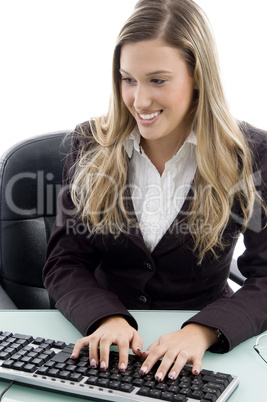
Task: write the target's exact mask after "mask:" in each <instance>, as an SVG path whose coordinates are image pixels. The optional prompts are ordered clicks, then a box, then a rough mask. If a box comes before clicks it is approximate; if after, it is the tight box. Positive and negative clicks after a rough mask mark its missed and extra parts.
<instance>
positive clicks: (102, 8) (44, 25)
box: [0, 0, 267, 154]
mask: <svg viewBox="0 0 267 402" xmlns="http://www.w3.org/2000/svg"><path fill="white" fill-rule="evenodd" d="M135 3H136V0H94V1H93V0H0V41H1V53H0V55H1V56H0V57H1V62H0V102H1V103H0V107H1V109H0V124H1V135H0V154H1V153H2V152H3V151H4V150H5V149H6V148H8V147H9V146H10V145H12V144H14V143H16V142H17V141H20V140H22V139H24V138H27V137H31V136H35V135H39V134H42V133H46V132H50V131H56V130H61V129H72V128H73V127H74V126H75V125H76V124H77V123H80V122H82V121H84V120H87V119H88V118H89V117H90V116H94V115H99V114H103V113H105V112H106V110H107V106H108V100H109V95H110V88H111V58H112V52H113V47H114V44H115V41H116V37H117V34H118V32H119V30H120V28H121V26H122V25H123V23H124V21H125V20H126V19H127V17H128V15H129V14H130V13H131V11H132V9H133V7H134V5H135ZM197 3H198V4H199V5H200V6H201V7H202V8H203V9H204V11H205V12H206V14H207V15H208V17H209V20H210V22H211V25H212V26H213V30H214V34H215V38H216V42H217V46H218V51H219V57H220V65H221V74H222V78H223V83H224V87H225V92H226V96H227V99H228V103H229V105H230V108H231V111H232V113H233V114H234V115H235V116H236V117H237V118H239V119H243V120H246V121H248V122H250V123H252V124H254V125H256V126H258V127H261V128H265V129H267V111H266V104H267V101H266V96H267V80H266V64H267V63H266V62H267V52H266V49H267V41H266V39H267V23H266V10H265V4H266V1H265V0H254V1H251V0H197Z"/></svg>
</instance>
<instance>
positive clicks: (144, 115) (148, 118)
mask: <svg viewBox="0 0 267 402" xmlns="http://www.w3.org/2000/svg"><path fill="white" fill-rule="evenodd" d="M159 114H160V112H156V113H152V114H140V116H141V117H142V119H143V120H151V119H154V117H157V116H158V115H159Z"/></svg>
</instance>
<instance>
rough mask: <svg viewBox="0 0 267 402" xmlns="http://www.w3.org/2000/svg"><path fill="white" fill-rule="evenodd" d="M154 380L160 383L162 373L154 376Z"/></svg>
mask: <svg viewBox="0 0 267 402" xmlns="http://www.w3.org/2000/svg"><path fill="white" fill-rule="evenodd" d="M155 380H156V381H157V382H161V381H162V380H163V373H161V372H160V373H158V374H157V375H156V377H155Z"/></svg>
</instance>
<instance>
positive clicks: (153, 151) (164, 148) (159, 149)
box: [141, 136, 186, 175]
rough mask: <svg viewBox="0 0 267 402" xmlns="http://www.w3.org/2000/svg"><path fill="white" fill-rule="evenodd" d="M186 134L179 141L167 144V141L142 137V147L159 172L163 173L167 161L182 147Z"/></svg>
mask: <svg viewBox="0 0 267 402" xmlns="http://www.w3.org/2000/svg"><path fill="white" fill-rule="evenodd" d="M185 139H186V136H185V137H184V138H180V139H179V141H178V142H177V141H176V142H175V143H173V142H172V143H171V144H166V141H164V140H163V141H148V140H145V139H144V138H141V145H142V148H143V150H144V152H145V154H146V155H147V157H148V158H149V159H150V160H151V162H152V163H153V165H154V166H155V167H156V169H157V170H158V172H159V174H160V175H162V174H163V172H164V169H165V163H166V162H168V161H169V160H170V159H172V158H173V156H174V155H175V154H176V153H177V152H178V151H179V149H180V148H181V147H182V145H183V143H184V141H185Z"/></svg>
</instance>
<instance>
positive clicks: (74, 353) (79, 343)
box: [71, 336, 89, 359]
mask: <svg viewBox="0 0 267 402" xmlns="http://www.w3.org/2000/svg"><path fill="white" fill-rule="evenodd" d="M88 344H89V337H88V336H86V337H84V338H81V339H78V341H77V342H76V344H75V346H74V348H73V351H72V355H71V359H77V358H78V357H79V354H80V351H81V350H82V349H83V348H84V347H85V346H88Z"/></svg>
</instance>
